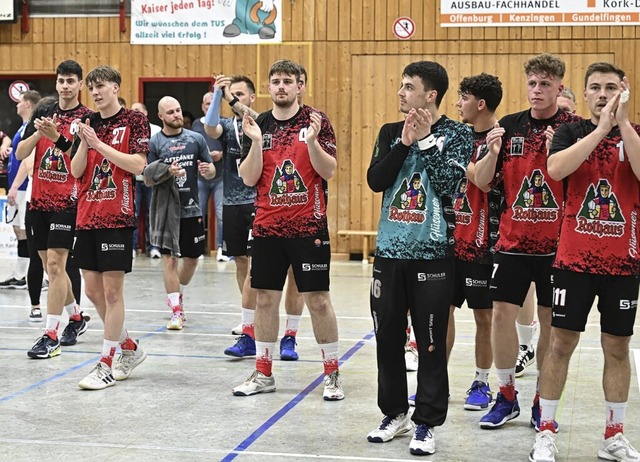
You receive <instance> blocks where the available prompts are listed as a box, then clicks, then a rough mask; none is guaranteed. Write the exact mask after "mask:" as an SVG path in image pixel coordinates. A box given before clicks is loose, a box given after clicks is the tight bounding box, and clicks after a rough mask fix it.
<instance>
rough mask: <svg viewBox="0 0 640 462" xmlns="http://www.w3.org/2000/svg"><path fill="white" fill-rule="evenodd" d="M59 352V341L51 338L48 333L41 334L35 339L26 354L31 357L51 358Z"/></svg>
mask: <svg viewBox="0 0 640 462" xmlns="http://www.w3.org/2000/svg"><path fill="white" fill-rule="evenodd" d="M59 354H60V341H59V340H52V339H51V338H50V337H49V336H48V335H43V336H42V337H40V338H39V339H38V340H36V341H35V343H34V344H33V346H32V347H31V349H30V350H29V351H27V356H29V357H30V358H33V359H47V358H53V357H54V356H58V355H59Z"/></svg>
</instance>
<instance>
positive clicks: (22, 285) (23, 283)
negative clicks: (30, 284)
mask: <svg viewBox="0 0 640 462" xmlns="http://www.w3.org/2000/svg"><path fill="white" fill-rule="evenodd" d="M11 288H12V289H26V288H27V279H26V278H22V279H15V280H14V281H13V285H12V286H11Z"/></svg>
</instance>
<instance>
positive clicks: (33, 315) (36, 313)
mask: <svg viewBox="0 0 640 462" xmlns="http://www.w3.org/2000/svg"><path fill="white" fill-rule="evenodd" d="M41 321H42V310H40V308H38V307H37V306H32V307H31V312H30V313H29V322H41Z"/></svg>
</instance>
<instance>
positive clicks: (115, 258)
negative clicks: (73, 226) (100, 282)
mask: <svg viewBox="0 0 640 462" xmlns="http://www.w3.org/2000/svg"><path fill="white" fill-rule="evenodd" d="M132 254H133V228H113V229H110V228H105V229H88V230H79V231H77V232H76V240H75V243H74V245H73V255H74V259H75V260H76V264H77V265H78V267H80V268H82V269H85V270H89V271H97V272H99V273H104V272H105V271H124V272H125V273H129V272H131V265H132V260H133V257H132Z"/></svg>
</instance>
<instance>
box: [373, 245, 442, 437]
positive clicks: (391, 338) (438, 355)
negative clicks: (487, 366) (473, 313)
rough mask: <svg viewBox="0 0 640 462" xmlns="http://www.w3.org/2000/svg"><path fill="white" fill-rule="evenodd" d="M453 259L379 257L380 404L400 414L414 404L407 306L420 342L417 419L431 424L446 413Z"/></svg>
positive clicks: (376, 283) (375, 316)
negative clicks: (410, 392)
mask: <svg viewBox="0 0 640 462" xmlns="http://www.w3.org/2000/svg"><path fill="white" fill-rule="evenodd" d="M453 281H454V270H453V259H452V258H451V259H440V260H431V261H426V260H396V259H389V258H381V257H376V259H375V262H374V265H373V279H372V281H371V294H370V300H371V302H370V303H371V316H372V317H373V325H374V329H375V334H376V341H377V345H378V346H377V362H378V407H379V408H380V410H381V411H382V413H383V414H384V415H387V416H390V417H395V416H397V415H398V414H402V413H406V412H408V410H409V405H408V402H407V396H408V391H407V374H406V368H405V361H404V352H405V342H406V328H407V312H410V313H411V322H412V324H413V328H414V331H415V336H416V341H417V343H418V356H419V361H418V388H417V391H416V408H415V412H414V413H413V417H412V419H413V421H414V422H416V423H418V424H426V425H428V426H430V427H435V426H439V425H442V424H443V423H444V421H445V420H446V418H447V408H448V396H449V376H448V374H447V352H446V349H447V348H446V340H447V325H448V322H449V306H450V304H451V300H452V296H453Z"/></svg>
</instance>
